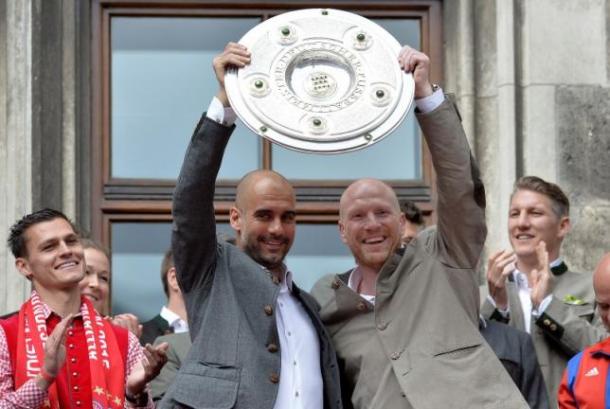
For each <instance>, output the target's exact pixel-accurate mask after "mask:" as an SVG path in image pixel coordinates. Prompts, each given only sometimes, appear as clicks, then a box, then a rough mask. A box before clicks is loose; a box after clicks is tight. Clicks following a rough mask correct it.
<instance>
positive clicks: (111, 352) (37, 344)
mask: <svg viewBox="0 0 610 409" xmlns="http://www.w3.org/2000/svg"><path fill="white" fill-rule="evenodd" d="M44 311H45V305H44V304H43V302H42V300H41V299H40V296H39V295H38V293H37V292H36V291H34V292H32V296H31V297H30V299H29V300H28V301H27V302H26V303H24V304H23V305H22V306H21V309H20V310H19V332H18V335H17V368H16V371H15V389H17V388H19V387H20V386H21V385H23V384H24V383H25V382H26V381H28V380H29V379H32V378H34V377H36V376H37V375H38V374H39V373H40V369H41V367H42V364H43V362H44V344H45V342H46V340H47V337H48V334H47V324H46V318H45V313H44ZM80 312H81V315H82V318H83V327H84V332H85V337H86V339H87V351H88V355H89V368H90V371H91V397H92V407H93V408H100V407H101V408H122V407H123V402H124V399H125V364H124V362H123V359H122V357H121V352H120V350H119V346H118V343H117V340H116V336H115V335H114V331H113V330H112V327H111V325H110V323H109V322H108V321H107V320H104V319H103V318H102V317H101V315H99V314H98V313H97V312H96V311H95V308H93V305H92V304H91V302H90V301H89V300H87V299H86V298H84V297H82V298H81V308H80ZM32 324H33V325H32ZM48 394H49V395H48V400H49V402H50V407H51V408H52V409H59V408H60V407H61V405H60V402H59V398H58V393H57V387H56V385H55V382H53V383H52V384H51V386H50V387H49V390H48Z"/></svg>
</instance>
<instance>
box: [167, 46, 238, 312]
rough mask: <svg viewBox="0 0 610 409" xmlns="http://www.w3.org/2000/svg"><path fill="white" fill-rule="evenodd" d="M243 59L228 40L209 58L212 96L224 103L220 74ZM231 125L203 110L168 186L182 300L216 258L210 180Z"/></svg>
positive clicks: (208, 276)
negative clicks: (215, 86)
mask: <svg viewBox="0 0 610 409" xmlns="http://www.w3.org/2000/svg"><path fill="white" fill-rule="evenodd" d="M248 62H249V54H248V52H247V51H246V49H245V48H244V47H243V46H241V45H238V44H235V43H229V44H228V45H227V47H226V48H225V50H224V51H223V53H221V54H220V55H218V56H217V57H216V58H215V59H214V72H215V74H216V78H217V80H218V83H219V91H218V94H217V96H216V97H217V99H218V101H220V103H221V104H222V105H223V106H228V99H227V97H226V93H225V90H224V75H225V72H226V70H227V67H229V66H238V67H243V66H244V65H245V64H247V63H248ZM234 128H235V127H234V126H225V125H223V124H221V123H218V122H216V121H215V120H213V119H210V118H208V117H207V116H206V115H205V114H204V115H203V117H202V118H201V120H200V121H199V123H198V124H197V127H196V128H195V132H194V134H193V137H192V139H191V142H190V144H189V147H188V149H187V152H186V156H185V158H184V163H183V164H182V169H181V171H180V176H179V177H178V183H177V185H176V190H175V192H174V200H173V218H174V224H173V229H172V248H173V251H174V260H175V263H176V272H177V277H178V283H179V284H180V287H181V289H182V291H183V293H184V296H185V299H186V300H187V304H188V303H189V295H190V293H191V290H193V289H195V288H200V287H202V286H205V284H206V283H207V282H210V280H211V277H212V274H213V271H214V266H215V262H216V248H217V244H216V221H215V217H214V185H215V182H216V176H217V175H218V170H219V169H220V165H221V162H222V157H223V154H224V150H225V147H226V145H227V142H228V141H229V136H230V135H231V132H232V131H233V129H234Z"/></svg>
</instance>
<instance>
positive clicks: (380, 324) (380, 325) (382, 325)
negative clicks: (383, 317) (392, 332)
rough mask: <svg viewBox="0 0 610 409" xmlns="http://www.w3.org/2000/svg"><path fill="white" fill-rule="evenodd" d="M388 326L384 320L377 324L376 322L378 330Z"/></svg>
mask: <svg viewBox="0 0 610 409" xmlns="http://www.w3.org/2000/svg"><path fill="white" fill-rule="evenodd" d="M387 327H388V324H387V323H386V322H380V323H379V324H377V329H378V330H379V331H383V330H384V329H386V328H387Z"/></svg>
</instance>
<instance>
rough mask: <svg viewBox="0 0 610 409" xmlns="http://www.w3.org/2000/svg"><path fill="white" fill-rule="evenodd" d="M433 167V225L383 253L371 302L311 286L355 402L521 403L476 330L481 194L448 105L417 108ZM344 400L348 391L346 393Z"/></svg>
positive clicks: (325, 284) (427, 407)
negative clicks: (435, 189) (401, 249)
mask: <svg viewBox="0 0 610 409" xmlns="http://www.w3.org/2000/svg"><path fill="white" fill-rule="evenodd" d="M417 119H418V121H419V123H420V126H421V128H422V130H423V132H424V134H425V136H426V141H427V142H428V146H429V148H430V152H431V154H432V159H433V163H434V167H435V170H436V173H437V186H438V205H437V206H438V224H437V229H436V231H434V230H430V229H428V230H426V231H424V232H422V233H420V234H419V235H418V236H417V237H416V238H415V239H414V240H412V241H411V242H410V243H409V245H408V246H407V247H406V248H405V249H404V254H401V255H399V254H396V255H395V256H394V257H390V258H389V259H388V260H387V261H386V263H385V265H384V266H383V267H382V269H381V271H380V272H379V274H378V276H377V285H376V299H375V305H374V306H373V305H371V304H370V303H368V302H367V301H365V300H364V299H363V298H362V297H360V295H359V294H357V293H356V292H354V291H352V290H351V289H350V288H349V287H348V286H347V278H346V277H345V276H343V277H342V276H327V277H325V278H322V279H321V280H320V281H318V283H317V284H316V285H315V287H314V289H313V291H312V294H313V295H314V296H315V297H316V299H317V300H318V302H319V303H320V305H321V307H322V309H321V312H320V314H321V316H322V319H323V321H324V323H325V324H326V325H327V328H328V330H329V333H330V334H331V336H332V338H333V342H334V343H335V348H336V349H337V353H338V356H339V360H340V364H341V365H342V366H343V368H344V372H345V374H346V376H345V378H346V385H347V387H348V388H349V389H348V391H347V392H348V393H349V394H350V395H351V402H352V403H353V405H354V407H355V408H356V409H394V408H396V409H405V408H414V409H439V408H477V409H481V408H494V409H495V408H519V409H520V408H526V407H527V404H526V402H525V401H524V400H523V397H522V396H521V394H520V393H519V390H518V389H517V388H516V386H515V385H514V384H513V382H512V380H511V379H510V377H509V376H508V374H507V373H506V371H505V370H504V368H503V367H502V365H501V364H500V362H499V361H498V359H497V358H496V357H495V355H494V353H493V351H492V350H491V349H490V348H489V346H488V345H487V343H485V341H484V340H483V338H482V336H481V334H480V333H479V328H478V318H479V314H478V310H479V294H478V275H477V273H476V271H475V266H476V264H477V260H478V258H479V256H480V253H481V249H482V247H483V243H484V242H485V236H486V232H487V230H486V228H485V212H484V208H485V192H484V189H483V185H482V183H481V180H480V179H479V174H478V168H477V166H476V164H475V162H474V160H473V159H472V157H471V155H470V149H469V147H468V142H467V140H466V136H465V135H464V132H463V130H462V127H461V124H460V121H459V117H458V114H457V112H456V109H455V107H454V106H453V105H452V104H451V103H450V102H449V101H448V100H446V101H445V102H443V104H442V105H441V106H440V107H438V108H437V109H435V110H434V111H432V112H429V113H426V114H417ZM345 401H347V399H345Z"/></svg>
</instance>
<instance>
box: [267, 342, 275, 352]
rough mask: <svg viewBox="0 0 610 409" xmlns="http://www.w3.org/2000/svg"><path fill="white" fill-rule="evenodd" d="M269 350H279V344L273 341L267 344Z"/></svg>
mask: <svg viewBox="0 0 610 409" xmlns="http://www.w3.org/2000/svg"><path fill="white" fill-rule="evenodd" d="M267 351H269V352H277V345H276V344H274V343H271V344H269V345H267Z"/></svg>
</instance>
